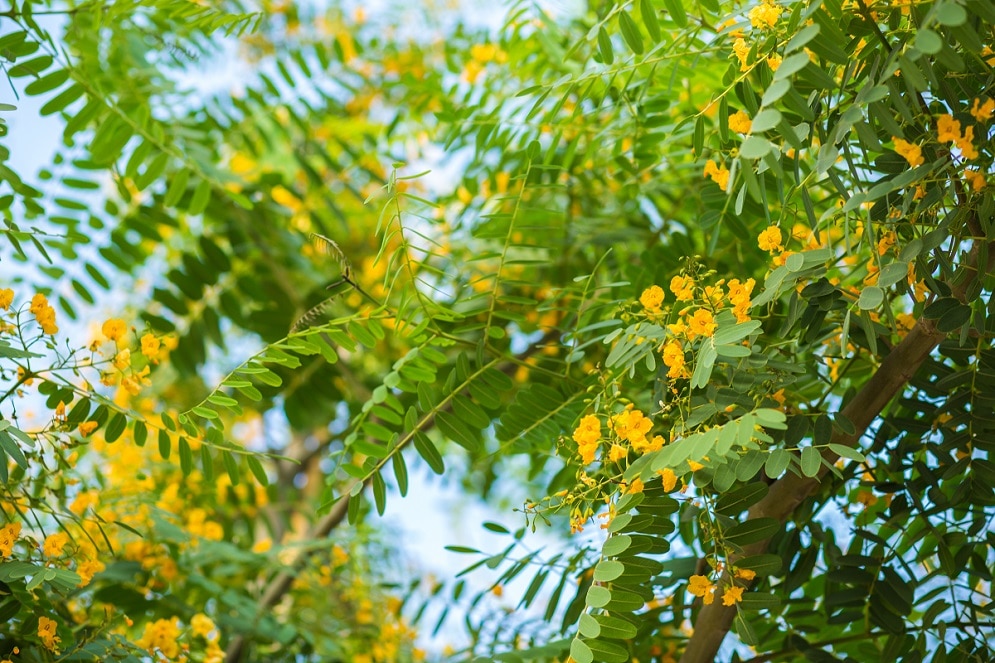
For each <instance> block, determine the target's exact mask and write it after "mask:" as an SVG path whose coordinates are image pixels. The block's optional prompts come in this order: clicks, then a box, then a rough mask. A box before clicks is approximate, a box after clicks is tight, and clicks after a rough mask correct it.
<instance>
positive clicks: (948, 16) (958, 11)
mask: <svg viewBox="0 0 995 663" xmlns="http://www.w3.org/2000/svg"><path fill="white" fill-rule="evenodd" d="M933 17H934V18H936V21H937V23H939V24H940V25H946V26H948V27H956V26H958V25H963V24H964V23H965V22H967V11H966V10H965V9H964V8H963V7H962V6H960V5H959V4H957V3H956V2H945V3H943V4H940V5H937V6H936V8H935V9H934V11H933Z"/></svg>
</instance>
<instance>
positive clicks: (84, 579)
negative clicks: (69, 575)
mask: <svg viewBox="0 0 995 663" xmlns="http://www.w3.org/2000/svg"><path fill="white" fill-rule="evenodd" d="M105 568H107V567H106V566H104V563H103V562H101V561H99V560H96V559H87V560H84V561H83V562H81V563H79V564H77V565H76V575H78V576H79V584H78V585H77V587H86V586H87V585H89V584H90V581H91V580H93V576H94V575H96V574H98V573H100V572H101V571H103V570H104V569H105Z"/></svg>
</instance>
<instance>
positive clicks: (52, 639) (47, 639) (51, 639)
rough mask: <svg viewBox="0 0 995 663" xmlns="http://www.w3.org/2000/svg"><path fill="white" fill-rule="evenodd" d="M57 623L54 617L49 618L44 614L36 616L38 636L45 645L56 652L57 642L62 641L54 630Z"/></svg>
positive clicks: (56, 627) (57, 649)
mask: <svg viewBox="0 0 995 663" xmlns="http://www.w3.org/2000/svg"><path fill="white" fill-rule="evenodd" d="M58 627H59V624H58V622H56V621H55V620H54V619H49V618H48V617H45V616H44V615H43V616H41V617H39V618H38V637H39V638H40V639H41V642H42V644H43V645H45V647H46V648H47V649H48V650H49V651H52V652H55V653H56V654H58V653H59V643H60V642H61V641H62V638H60V637H59V636H58V635H56V630H57V629H58Z"/></svg>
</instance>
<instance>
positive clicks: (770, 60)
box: [767, 53, 794, 156]
mask: <svg viewBox="0 0 995 663" xmlns="http://www.w3.org/2000/svg"><path fill="white" fill-rule="evenodd" d="M782 60H783V58H782V57H781V56H780V55H778V54H777V53H773V54H771V55H769V56H767V66H768V67H770V70H771V71H777V68H778V67H780V66H781V61H782ZM788 156H794V155H793V154H792V155H788Z"/></svg>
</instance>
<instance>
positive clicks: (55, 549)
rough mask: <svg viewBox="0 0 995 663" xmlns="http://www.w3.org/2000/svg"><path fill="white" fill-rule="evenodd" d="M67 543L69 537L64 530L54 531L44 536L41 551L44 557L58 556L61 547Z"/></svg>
mask: <svg viewBox="0 0 995 663" xmlns="http://www.w3.org/2000/svg"><path fill="white" fill-rule="evenodd" d="M67 543H69V537H68V536H67V535H66V533H65V532H55V533H54V534H49V535H48V536H46V537H45V545H44V546H42V552H43V553H44V554H45V557H58V556H60V555H61V554H62V549H63V548H65V547H66V544H67Z"/></svg>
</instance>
